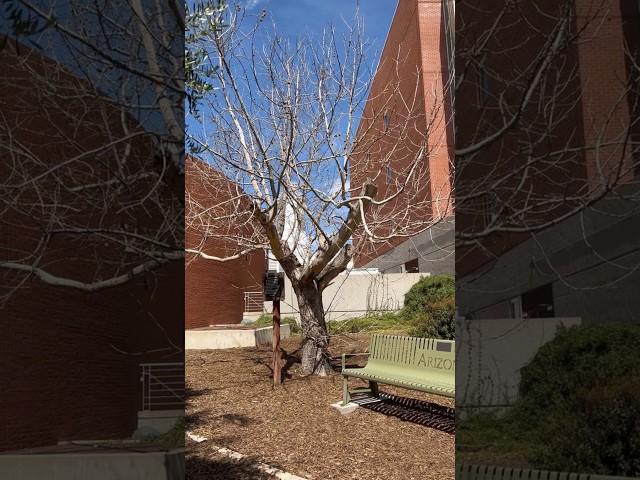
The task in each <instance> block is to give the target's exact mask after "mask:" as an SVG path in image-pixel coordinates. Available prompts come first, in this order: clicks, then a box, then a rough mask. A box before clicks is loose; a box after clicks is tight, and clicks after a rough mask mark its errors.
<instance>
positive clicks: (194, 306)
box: [185, 157, 266, 329]
mask: <svg viewBox="0 0 640 480" xmlns="http://www.w3.org/2000/svg"><path fill="white" fill-rule="evenodd" d="M185 190H186V193H187V195H190V196H191V197H192V199H193V200H195V201H197V202H198V204H199V205H201V206H206V207H208V208H210V209H211V210H208V211H209V212H210V215H208V216H207V218H206V219H204V220H201V219H192V220H190V218H191V216H192V215H196V212H195V210H193V209H192V210H191V211H190V210H189V204H190V202H187V212H186V216H187V225H186V233H185V241H186V246H187V248H188V249H189V248H191V249H198V250H200V251H202V252H204V253H206V254H208V255H212V256H219V257H226V256H230V255H234V254H235V253H237V252H238V250H241V249H239V248H238V245H237V244H235V243H234V242H230V241H229V240H227V237H231V236H233V234H234V233H238V228H243V227H238V225H243V224H245V222H246V218H244V215H242V214H240V213H238V214H236V212H241V211H243V210H244V211H245V212H246V211H248V209H237V208H236V207H237V206H236V205H235V204H234V202H233V201H232V199H234V198H237V197H238V195H239V192H238V191H237V189H236V187H235V186H234V185H233V184H232V183H230V182H229V180H227V179H226V178H225V177H224V176H223V175H221V174H218V173H217V172H216V171H215V170H214V169H213V168H212V167H211V166H209V165H208V164H206V163H204V162H202V161H200V160H197V159H195V158H193V157H188V158H187V161H186V164H185ZM199 210H201V209H199ZM203 221H204V222H206V224H207V225H206V227H203V224H202V222H203ZM245 228H246V227H245ZM245 233H246V232H245ZM221 237H224V238H221ZM265 271H266V257H265V253H264V250H261V249H258V250H254V251H252V252H250V253H247V254H245V255H242V256H241V257H240V258H237V259H234V260H230V261H225V262H220V261H216V260H210V259H206V258H202V257H200V256H197V255H187V261H186V263H185V300H186V309H185V328H186V329H192V328H203V327H209V326H211V325H224V324H238V323H240V322H241V321H242V317H243V312H245V310H247V309H248V308H250V307H248V306H245V304H246V302H247V301H251V302H254V303H256V302H257V303H258V304H259V307H260V308H262V301H261V298H262V290H263V281H264V275H265ZM245 294H246V295H248V296H250V297H249V298H248V299H247V300H245ZM256 299H259V300H256Z"/></svg>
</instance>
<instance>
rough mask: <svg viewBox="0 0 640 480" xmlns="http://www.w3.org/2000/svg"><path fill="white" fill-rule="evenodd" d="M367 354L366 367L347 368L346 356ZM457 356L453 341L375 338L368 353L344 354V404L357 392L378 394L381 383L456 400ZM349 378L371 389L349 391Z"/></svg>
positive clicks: (387, 336) (389, 336)
mask: <svg viewBox="0 0 640 480" xmlns="http://www.w3.org/2000/svg"><path fill="white" fill-rule="evenodd" d="M353 355H368V356H369V358H368V361H367V365H366V366H365V367H364V368H346V357H348V356H353ZM455 376H456V354H455V342H454V341H453V340H437V339H433V338H415V337H403V336H398V335H373V336H372V337H371V344H370V345H369V352H368V353H365V354H362V353H354V354H343V355H342V377H343V381H344V386H343V401H342V404H343V405H346V404H347V403H349V402H350V401H351V395H352V394H355V393H370V394H372V395H375V396H377V395H378V384H379V383H383V384H386V385H394V386H396V387H402V388H407V389H410V390H419V391H421V392H427V393H433V394H436V395H441V396H443V397H449V398H453V397H455V392H456V390H455ZM350 377H353V378H360V379H363V380H367V381H368V382H369V388H360V389H355V390H349V384H348V380H349V378H350Z"/></svg>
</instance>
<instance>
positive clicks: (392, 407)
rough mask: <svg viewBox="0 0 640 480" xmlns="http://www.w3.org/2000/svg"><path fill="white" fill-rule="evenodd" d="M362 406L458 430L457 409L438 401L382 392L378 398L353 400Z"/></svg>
mask: <svg viewBox="0 0 640 480" xmlns="http://www.w3.org/2000/svg"><path fill="white" fill-rule="evenodd" d="M352 401H353V403H357V404H358V405H360V406H361V407H362V408H366V409H367V410H372V411H374V412H378V413H382V414H383V415H389V416H392V417H396V418H399V419H400V420H404V421H407V422H411V423H417V424H418V425H423V426H425V427H430V428H435V429H437V430H441V431H443V432H446V433H451V434H454V433H455V432H456V417H455V409H453V408H449V407H445V406H443V405H438V404H436V403H430V402H425V401H422V400H416V399H414V398H406V397H398V396H396V395H391V394H388V393H384V392H380V395H379V397H378V398H372V397H364V398H360V399H354V400H352Z"/></svg>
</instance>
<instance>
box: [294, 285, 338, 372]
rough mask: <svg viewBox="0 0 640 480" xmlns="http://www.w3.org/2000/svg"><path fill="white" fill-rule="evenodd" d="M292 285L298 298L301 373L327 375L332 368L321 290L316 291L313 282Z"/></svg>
mask: <svg viewBox="0 0 640 480" xmlns="http://www.w3.org/2000/svg"><path fill="white" fill-rule="evenodd" d="M292 286H293V288H294V290H295V292H296V297H297V299H298V309H299V311H300V319H301V323H302V336H303V340H302V374H303V375H312V374H314V375H320V376H325V375H328V374H329V373H330V372H331V371H332V369H331V365H330V364H329V354H328V348H329V335H328V334H327V324H326V323H325V320H324V308H323V306H322V292H320V291H318V288H317V287H316V285H315V282H311V283H309V284H304V285H292Z"/></svg>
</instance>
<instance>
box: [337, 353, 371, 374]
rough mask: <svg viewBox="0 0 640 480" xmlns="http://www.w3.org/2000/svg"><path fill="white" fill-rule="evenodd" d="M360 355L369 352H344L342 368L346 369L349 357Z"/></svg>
mask: <svg viewBox="0 0 640 480" xmlns="http://www.w3.org/2000/svg"><path fill="white" fill-rule="evenodd" d="M358 355H369V352H365V353H343V354H342V369H343V370H344V367H345V362H346V359H347V357H356V356H358Z"/></svg>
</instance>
